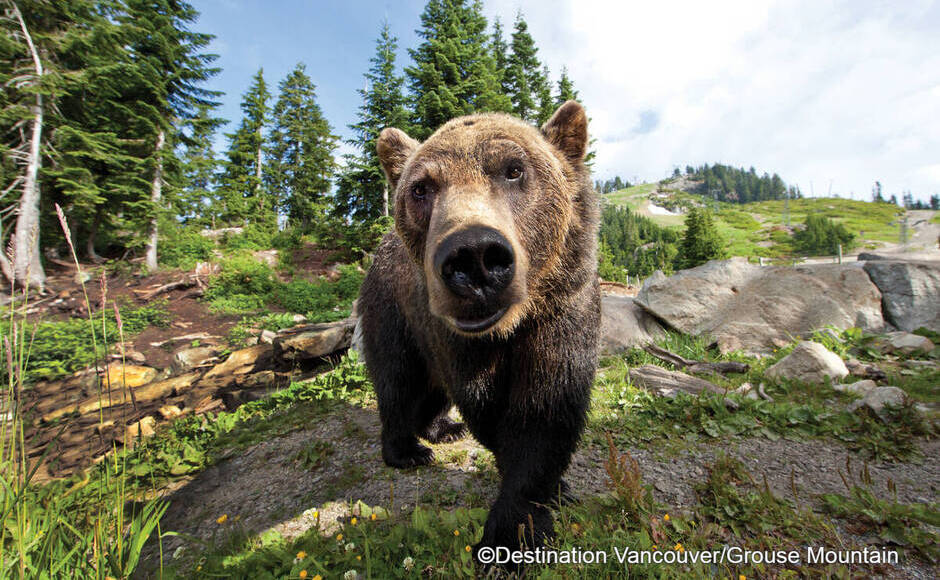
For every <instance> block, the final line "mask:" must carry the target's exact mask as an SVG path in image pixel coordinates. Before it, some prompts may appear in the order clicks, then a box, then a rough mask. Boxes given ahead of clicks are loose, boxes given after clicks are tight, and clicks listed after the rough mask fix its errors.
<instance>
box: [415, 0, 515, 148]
mask: <svg viewBox="0 0 940 580" xmlns="http://www.w3.org/2000/svg"><path fill="white" fill-rule="evenodd" d="M416 32H417V34H418V36H420V37H421V38H422V39H423V41H422V42H421V44H420V45H419V46H418V47H417V48H416V49H413V50H409V54H410V55H411V58H412V60H413V61H414V66H411V67H407V68H406V69H405V73H406V74H407V76H408V81H409V88H410V89H411V93H412V98H413V103H412V104H413V109H414V118H413V119H414V121H413V125H414V129H413V131H414V133H415V136H416V137H417V138H419V139H424V138H426V137H427V136H429V135H430V134H431V133H432V132H433V131H434V130H435V129H437V128H438V127H439V126H441V125H442V124H444V123H445V122H447V121H448V120H450V119H452V118H453V117H457V116H460V115H466V114H470V113H473V112H477V111H506V110H508V109H509V105H510V104H509V102H508V99H507V98H506V96H505V95H503V94H502V92H501V90H500V85H499V80H498V76H497V72H496V66H495V62H494V58H493V55H492V54H491V53H490V50H489V46H488V42H487V36H486V18H485V17H484V16H483V9H482V5H481V3H480V2H479V0H429V1H428V3H427V6H425V9H424V12H422V14H421V28H420V29H419V30H417V31H416Z"/></svg>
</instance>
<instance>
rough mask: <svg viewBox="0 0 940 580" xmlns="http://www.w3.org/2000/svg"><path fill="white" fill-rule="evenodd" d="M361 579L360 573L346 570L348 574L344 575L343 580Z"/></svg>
mask: <svg viewBox="0 0 940 580" xmlns="http://www.w3.org/2000/svg"><path fill="white" fill-rule="evenodd" d="M356 578H359V572H356V571H355V570H346V573H345V574H343V580H356Z"/></svg>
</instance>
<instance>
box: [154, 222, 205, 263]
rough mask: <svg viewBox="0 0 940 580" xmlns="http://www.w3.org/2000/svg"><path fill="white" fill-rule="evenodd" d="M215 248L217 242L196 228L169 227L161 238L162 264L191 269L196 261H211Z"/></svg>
mask: <svg viewBox="0 0 940 580" xmlns="http://www.w3.org/2000/svg"><path fill="white" fill-rule="evenodd" d="M213 249H215V243H214V242H213V241H212V240H210V239H209V238H207V237H205V236H203V235H201V234H200V233H199V231H198V230H196V229H194V228H181V227H179V228H168V231H167V232H166V233H165V234H164V235H163V236H162V237H161V239H160V246H159V256H160V264H162V265H164V266H169V267H171V268H181V269H183V270H191V269H193V268H194V267H195V266H196V262H207V261H209V260H210V259H211V258H212V250H213Z"/></svg>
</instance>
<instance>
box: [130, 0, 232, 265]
mask: <svg viewBox="0 0 940 580" xmlns="http://www.w3.org/2000/svg"><path fill="white" fill-rule="evenodd" d="M125 2H126V3H127V9H126V12H125V13H124V14H123V15H122V18H121V24H122V28H123V29H124V30H125V31H126V32H127V38H128V42H127V45H129V46H130V48H131V52H132V57H133V59H134V63H135V64H136V66H137V71H138V76H137V81H138V83H139V84H138V86H136V87H134V90H133V92H134V93H135V95H136V97H137V103H139V106H138V107H137V109H138V110H137V111H135V114H133V115H132V123H133V129H134V132H135V133H136V134H137V135H138V136H139V137H141V138H143V140H144V144H143V145H142V147H143V152H142V155H141V157H142V159H143V161H144V163H145V164H146V169H147V173H148V174H149V180H148V181H149V186H150V187H149V190H150V191H149V195H148V196H146V197H145V198H144V199H143V200H133V201H131V202H130V203H128V204H126V206H127V207H128V208H140V209H141V210H142V212H141V213H142V216H143V217H144V218H145V219H146V221H147V222H149V223H148V226H147V230H148V239H147V243H146V246H147V248H146V264H147V266H148V267H149V268H150V269H151V270H154V269H156V268H157V236H158V223H159V216H160V213H161V211H162V209H163V207H164V205H165V202H164V199H163V195H164V193H163V189H164V185H169V186H171V188H172V190H171V193H175V190H177V189H178V188H179V185H180V183H179V179H178V177H179V175H180V173H179V171H178V166H177V165H178V160H177V159H176V157H175V149H176V147H175V146H176V144H177V143H178V142H179V141H180V136H181V135H182V134H183V131H184V128H185V127H186V126H187V125H188V124H189V123H191V122H192V121H193V119H195V118H196V116H197V114H198V111H199V109H200V107H210V106H217V105H218V103H216V102H214V101H213V99H214V98H215V97H217V96H218V95H219V93H218V92H215V91H209V90H207V89H204V88H202V87H201V86H200V85H201V83H203V82H205V81H207V80H208V79H210V78H211V77H212V76H213V75H215V74H216V73H218V71H219V69H218V68H215V67H212V66H211V63H212V62H213V61H214V60H215V59H216V56H215V55H211V54H205V53H204V52H203V51H204V49H205V48H206V47H207V46H208V45H209V43H210V42H211V41H212V38H213V36H212V35H210V34H204V33H199V32H193V31H192V30H190V28H189V27H190V25H191V24H193V23H194V22H195V21H196V20H197V19H198V17H199V12H197V11H196V10H195V9H194V8H193V7H192V6H191V5H190V4H188V3H187V2H185V1H182V0H125ZM171 176H173V177H176V179H173V180H172V182H171V181H170V180H169V179H168V178H169V177H171ZM148 202H149V203H148Z"/></svg>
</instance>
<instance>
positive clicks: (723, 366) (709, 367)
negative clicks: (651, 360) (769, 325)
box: [643, 344, 751, 375]
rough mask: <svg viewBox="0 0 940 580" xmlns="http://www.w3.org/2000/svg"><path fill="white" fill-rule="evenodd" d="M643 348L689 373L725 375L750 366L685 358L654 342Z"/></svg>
mask: <svg viewBox="0 0 940 580" xmlns="http://www.w3.org/2000/svg"><path fill="white" fill-rule="evenodd" d="M643 350H645V351H646V352H648V353H650V354H651V355H653V356H655V357H656V358H658V359H659V360H661V361H665V362H667V363H670V364H672V365H674V366H676V367H678V368H680V369H685V370H687V371H689V372H691V373H705V374H713V375H714V374H720V375H725V374H728V373H746V372H748V371H749V370H751V366H750V365H748V364H747V363H739V362H715V363H712V362H705V361H698V360H692V359H687V358H684V357H681V356H679V355H677V354H676V353H674V352H670V351H668V350H666V349H664V348H660V347H658V346H656V345H655V344H648V345H646V346H644V347H643Z"/></svg>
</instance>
